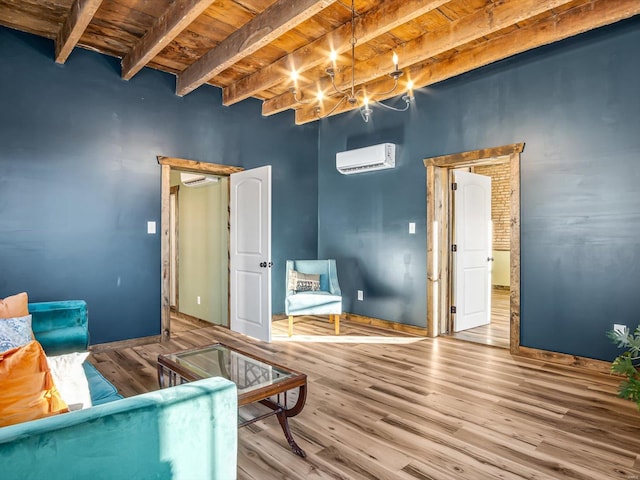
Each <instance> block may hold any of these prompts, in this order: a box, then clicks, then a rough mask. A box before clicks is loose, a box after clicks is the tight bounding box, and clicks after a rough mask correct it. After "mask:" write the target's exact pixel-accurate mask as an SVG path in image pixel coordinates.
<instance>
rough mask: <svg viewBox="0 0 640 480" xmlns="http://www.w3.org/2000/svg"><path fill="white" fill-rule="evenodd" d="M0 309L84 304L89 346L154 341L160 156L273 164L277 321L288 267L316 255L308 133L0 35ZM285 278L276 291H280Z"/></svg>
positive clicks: (84, 56) (162, 77)
mask: <svg viewBox="0 0 640 480" xmlns="http://www.w3.org/2000/svg"><path fill="white" fill-rule="evenodd" d="M0 58H2V62H0V106H1V107H0V219H1V220H0V298H2V297H4V296H6V295H10V294H12V293H16V292H20V291H23V290H26V291H27V292H28V293H29V296H30V300H31V301H45V300H60V299H70V298H80V299H85V300H87V302H88V305H89V311H90V332H91V343H102V342H109V341H115V340H121V339H127V338H135V337H141V336H146V335H155V334H158V333H159V332H160V235H148V234H147V233H146V222H147V221H149V220H154V221H156V222H158V225H159V221H160V167H159V166H158V164H157V162H156V155H164V156H175V157H182V158H191V159H197V160H203V161H208V162H214V163H221V164H227V165H236V166H241V167H245V168H250V167H254V166H260V165H267V164H271V165H273V225H272V229H273V236H272V238H273V245H272V258H273V261H274V263H275V266H274V268H273V279H274V281H273V310H274V312H281V311H283V310H284V300H283V298H284V285H283V283H284V280H283V279H284V262H285V259H286V258H290V257H297V258H312V257H314V256H315V255H316V251H317V194H316V192H317V131H318V127H317V125H311V126H307V127H304V128H300V127H295V126H294V120H293V116H292V115H291V114H284V115H278V116H276V117H271V118H262V116H261V113H260V102H258V101H253V100H249V101H245V102H242V103H241V104H239V105H237V106H234V107H230V108H226V107H223V106H222V105H221V99H220V96H221V92H220V90H219V89H216V88H213V87H209V86H204V87H201V88H199V89H198V90H196V91H195V92H193V93H192V94H190V95H187V96H186V97H184V98H180V97H177V96H176V95H174V86H175V78H174V77H173V76H171V75H168V74H164V73H160V72H157V71H154V70H151V69H144V70H143V71H141V72H140V73H139V74H138V75H137V76H136V77H135V78H134V79H133V80H131V81H130V82H126V81H123V80H121V79H120V76H119V75H120V73H119V72H120V67H119V61H118V60H117V59H115V58H110V57H107V56H103V55H99V54H96V53H93V52H89V51H86V50H82V49H76V50H74V52H73V53H72V55H71V56H70V58H69V60H68V61H67V63H66V64H65V65H56V64H55V63H54V61H53V58H54V53H53V42H51V41H49V40H46V39H42V38H38V37H34V36H31V35H27V34H23V33H18V32H14V31H11V30H8V29H6V28H3V27H0ZM279 279H282V281H279Z"/></svg>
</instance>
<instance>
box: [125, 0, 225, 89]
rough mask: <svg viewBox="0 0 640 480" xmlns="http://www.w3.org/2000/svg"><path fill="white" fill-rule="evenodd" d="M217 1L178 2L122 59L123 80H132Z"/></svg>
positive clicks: (186, 0)
mask: <svg viewBox="0 0 640 480" xmlns="http://www.w3.org/2000/svg"><path fill="white" fill-rule="evenodd" d="M214 1H216V0H176V1H175V2H173V3H172V4H171V5H169V8H167V9H166V10H165V12H164V13H163V14H162V15H161V16H160V17H158V19H157V20H156V21H155V23H154V24H153V27H151V28H150V29H149V30H148V31H147V33H146V34H145V35H144V37H142V38H141V39H140V40H139V41H138V43H136V45H134V47H133V48H132V49H131V50H130V51H129V53H127V55H125V56H124V58H123V59H122V78H124V79H125V80H130V79H131V78H133V76H134V75H135V74H136V73H138V72H139V71H140V70H141V69H142V67H144V66H145V65H146V64H147V63H149V62H150V61H151V60H152V59H153V58H154V57H155V56H156V55H158V53H160V52H161V51H162V49H163V48H164V47H166V46H167V45H168V44H169V43H170V42H171V41H172V40H173V39H174V38H176V37H177V36H178V35H179V34H180V32H182V31H183V30H184V29H185V28H187V27H188V26H189V24H191V23H192V22H193V21H194V20H195V19H196V18H198V17H199V16H200V15H201V14H202V13H203V12H204V11H205V10H206V9H207V8H209V6H210V5H211V4H212V3H213V2H214Z"/></svg>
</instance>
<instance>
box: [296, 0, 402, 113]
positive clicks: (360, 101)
mask: <svg viewBox="0 0 640 480" xmlns="http://www.w3.org/2000/svg"><path fill="white" fill-rule="evenodd" d="M355 20H356V8H355V0H351V86H350V87H348V88H345V89H340V88H338V86H337V85H336V82H335V76H336V72H337V66H336V61H337V59H338V53H337V52H336V51H335V50H331V54H330V55H329V61H330V62H331V66H330V67H328V68H327V69H326V70H325V71H326V72H327V75H328V76H329V79H330V80H331V85H332V86H333V92H331V96H337V97H340V100H339V101H338V102H337V103H336V104H335V105H334V106H333V108H331V110H329V111H328V112H326V113H325V114H324V115H322V107H321V104H322V100H323V98H324V96H325V94H324V92H322V91H321V90H320V89H318V93H317V97H316V100H315V101H314V100H304V99H303V98H302V97H299V96H298V95H299V93H300V92H299V91H298V88H297V85H298V72H297V71H296V70H295V69H293V70H292V71H291V79H292V81H293V85H294V86H293V87H291V88H290V89H289V91H290V92H291V94H292V95H293V98H294V100H295V101H296V103H300V104H311V103H314V102H315V103H317V105H316V106H315V108H314V109H313V111H314V113H315V115H316V117H318V118H325V117H328V116H329V115H331V114H332V113H333V112H335V111H336V110H337V109H338V108H339V107H340V106H341V105H342V104H344V103H345V102H347V103H349V104H350V105H351V106H352V107H357V108H358V110H359V112H360V115H361V116H362V119H363V120H364V121H365V122H368V121H369V118H370V117H371V113H372V112H373V111H372V110H371V106H370V104H371V102H375V103H376V104H377V105H380V106H381V107H384V108H386V109H388V110H393V111H396V112H406V111H407V110H409V107H410V106H411V102H412V101H413V99H414V97H413V82H412V81H411V80H409V81H408V82H407V90H406V93H405V94H404V95H403V96H402V98H401V100H402V101H403V102H404V105H402V106H400V107H396V106H393V105H389V104H386V103H383V102H382V101H381V100H376V99H375V97H384V98H388V97H389V96H390V95H391V94H392V93H393V92H395V91H396V89H397V88H398V79H399V78H400V77H401V76H402V75H403V74H404V72H403V71H402V70H400V69H399V68H398V55H397V54H396V53H395V52H393V70H392V71H391V72H389V73H388V75H389V76H390V77H391V78H392V79H393V87H392V88H391V89H389V90H387V91H386V92H367V91H366V89H365V88H364V87H360V88H358V89H356V74H355V71H356V69H355V66H356V55H355V51H356V43H357V42H358V40H357V38H356V32H355Z"/></svg>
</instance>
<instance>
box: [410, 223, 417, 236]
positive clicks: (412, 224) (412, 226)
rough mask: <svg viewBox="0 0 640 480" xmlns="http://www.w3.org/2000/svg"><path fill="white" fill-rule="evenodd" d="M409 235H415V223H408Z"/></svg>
mask: <svg viewBox="0 0 640 480" xmlns="http://www.w3.org/2000/svg"><path fill="white" fill-rule="evenodd" d="M409 233H410V234H411V235H414V234H415V233H416V222H409Z"/></svg>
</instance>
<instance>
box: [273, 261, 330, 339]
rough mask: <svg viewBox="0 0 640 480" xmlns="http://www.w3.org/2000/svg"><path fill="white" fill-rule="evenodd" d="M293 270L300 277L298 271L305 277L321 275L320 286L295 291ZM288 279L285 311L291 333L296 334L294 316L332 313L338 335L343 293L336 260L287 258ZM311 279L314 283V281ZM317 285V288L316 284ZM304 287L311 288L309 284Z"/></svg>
mask: <svg viewBox="0 0 640 480" xmlns="http://www.w3.org/2000/svg"><path fill="white" fill-rule="evenodd" d="M292 272H296V273H294V274H293V275H295V276H296V279H297V278H298V277H299V276H300V275H298V274H303V275H302V276H303V277H305V279H308V278H311V276H319V289H318V290H312V291H309V290H304V291H300V290H296V284H295V279H294V281H293V282H292ZM313 278H316V277H313ZM286 280H287V283H286V285H287V287H286V288H287V295H286V298H285V301H284V311H285V313H286V314H287V316H288V317H289V336H291V335H293V317H294V316H296V315H329V322H332V323H335V331H336V335H340V315H341V314H342V292H341V291H340V285H339V284H338V273H337V271H336V261H335V260H287V268H286ZM303 281H304V280H303ZM310 282H311V284H312V285H313V283H314V282H315V280H310ZM298 286H300V285H299V284H298ZM315 286H316V287H318V285H317V284H316V285H315ZM305 288H308V285H307V286H306V287H305Z"/></svg>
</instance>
